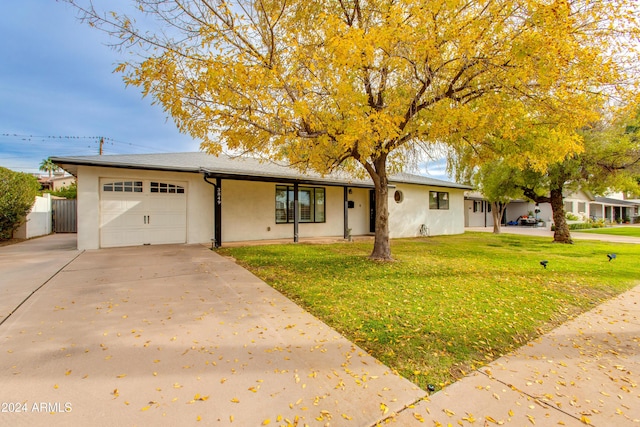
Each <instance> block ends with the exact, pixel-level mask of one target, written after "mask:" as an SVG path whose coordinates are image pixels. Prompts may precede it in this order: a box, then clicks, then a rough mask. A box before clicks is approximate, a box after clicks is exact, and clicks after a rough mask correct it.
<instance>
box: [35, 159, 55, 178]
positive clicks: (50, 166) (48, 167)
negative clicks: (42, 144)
mask: <svg viewBox="0 0 640 427" xmlns="http://www.w3.org/2000/svg"><path fill="white" fill-rule="evenodd" d="M58 169H59V168H58V165H56V164H55V163H53V161H51V159H49V158H47V159H44V160H42V162H40V168H39V169H38V170H41V171H43V172H49V178H51V174H52V173H53V172H55V171H57V170H58Z"/></svg>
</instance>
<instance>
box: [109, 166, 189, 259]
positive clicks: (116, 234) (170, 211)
mask: <svg viewBox="0 0 640 427" xmlns="http://www.w3.org/2000/svg"><path fill="white" fill-rule="evenodd" d="M186 188H187V186H186V183H184V182H167V181H160V180H158V181H153V180H135V179H106V178H105V179H101V180H100V247H103V248H109V247H115V246H135V245H150V244H166V243H185V242H186V236H187V192H186V191H187V190H186Z"/></svg>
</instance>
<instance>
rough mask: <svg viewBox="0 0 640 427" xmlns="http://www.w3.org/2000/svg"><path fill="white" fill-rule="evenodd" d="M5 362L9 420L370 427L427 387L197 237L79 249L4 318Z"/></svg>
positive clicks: (1, 350)
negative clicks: (195, 240)
mask: <svg viewBox="0 0 640 427" xmlns="http://www.w3.org/2000/svg"><path fill="white" fill-rule="evenodd" d="M4 250H6V249H5V248H0V257H3V256H4V252H3V251H4ZM14 250H15V249H14ZM12 268H14V267H12ZM25 268H27V269H28V268H29V265H28V264H27V265H25ZM1 274H2V272H1V271H0V275H1ZM0 277H1V276H0ZM18 282H19V280H18ZM13 286H15V287H19V283H15V284H14V285H12V287H13ZM0 372H1V373H2V387H0V402H4V405H5V406H6V407H3V408H0V410H1V409H5V411H3V412H0V425H8V426H9V425H10V426H52V425H55V426H61V425H68V426H80V425H91V426H115V425H118V426H149V425H156V426H161V425H162V426H165V425H166V426H174V425H181V426H182V425H239V426H260V425H267V424H271V425H286V424H287V423H290V424H291V425H300V426H302V425H310V426H324V425H327V424H328V425H353V426H371V425H374V424H376V423H377V422H378V421H379V420H382V419H384V418H385V417H386V416H387V415H389V414H392V413H394V412H400V411H402V409H403V408H405V407H406V406H407V405H410V404H412V403H414V402H416V401H417V400H419V399H421V398H422V397H424V396H425V395H426V393H425V392H424V391H423V390H421V389H419V388H418V387H416V386H415V385H414V384H412V383H410V382H409V381H407V380H405V379H403V378H401V377H399V376H397V375H395V374H394V373H392V372H391V371H390V370H389V369H388V368H387V367H386V366H384V365H382V364H380V363H379V362H377V361H376V360H375V359H373V358H372V357H370V356H369V355H368V354H367V353H366V352H364V351H363V350H361V349H360V348H358V347H357V346H355V345H354V344H353V343H351V342H349V341H347V340H346V339H345V338H344V337H342V336H341V335H340V334H338V333H337V332H336V331H335V330H332V329H331V328H329V327H328V326H327V325H326V324H324V323H322V322H321V321H319V320H318V319H316V318H314V317H313V316H311V315H309V314H308V313H306V312H305V311H303V310H302V309H300V308H299V307H298V306H297V305H295V304H294V303H292V302H291V301H290V300H288V299H286V298H285V297H284V296H282V295H281V294H280V293H278V292H277V291H275V290H274V289H272V288H271V287H269V286H267V285H266V284H265V283H264V282H262V281H261V280H259V279H258V278H256V277H255V276H253V275H252V274H250V273H249V272H247V271H246V270H244V269H243V268H241V267H239V266H238V265H236V264H235V263H234V262H232V261H231V260H228V259H225V258H223V257H221V256H219V255H217V254H216V253H214V252H212V251H210V250H209V249H207V248H205V247H203V246H199V245H193V246H188V245H169V246H142V247H134V248H119V249H104V250H98V251H85V252H83V253H82V254H80V255H79V256H78V257H77V258H75V259H74V260H73V261H72V262H71V263H69V264H68V265H67V266H66V267H65V268H63V269H62V270H61V271H60V272H58V273H57V274H55V276H54V277H53V278H51V279H50V280H49V281H48V282H47V283H46V285H45V286H43V287H42V288H41V289H39V290H38V291H37V292H36V293H35V294H33V295H32V296H31V297H30V298H29V299H28V300H27V301H26V302H25V303H24V304H23V305H22V306H21V307H20V308H19V309H18V310H16V311H15V313H13V314H12V315H11V316H10V317H9V318H8V319H7V321H5V323H4V324H3V325H1V326H0ZM9 405H10V406H9ZM18 410H19V411H21V412H17V411H18ZM199 421H201V423H200V424H198V422H199Z"/></svg>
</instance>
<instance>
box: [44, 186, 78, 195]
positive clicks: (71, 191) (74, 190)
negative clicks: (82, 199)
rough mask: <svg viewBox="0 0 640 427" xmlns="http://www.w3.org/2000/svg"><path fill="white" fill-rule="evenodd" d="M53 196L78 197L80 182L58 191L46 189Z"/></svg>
mask: <svg viewBox="0 0 640 427" xmlns="http://www.w3.org/2000/svg"><path fill="white" fill-rule="evenodd" d="M46 193H50V194H51V195H52V196H58V197H64V198H65V199H76V198H77V197H78V184H77V183H75V182H74V183H73V184H71V185H69V186H67V187H63V188H61V189H59V190H56V191H46Z"/></svg>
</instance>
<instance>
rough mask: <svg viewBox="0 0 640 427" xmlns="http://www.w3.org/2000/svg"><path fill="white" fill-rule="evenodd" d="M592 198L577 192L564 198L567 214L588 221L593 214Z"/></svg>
mask: <svg viewBox="0 0 640 427" xmlns="http://www.w3.org/2000/svg"><path fill="white" fill-rule="evenodd" d="M591 202H592V200H591V198H589V196H587V195H586V194H585V193H584V192H583V191H575V192H573V193H570V194H568V195H565V196H564V210H565V213H567V212H571V213H572V214H574V215H577V216H578V217H579V218H580V219H581V220H583V221H584V220H587V219H588V218H589V217H590V216H592V215H593V214H592V213H591V205H590V204H591Z"/></svg>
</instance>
